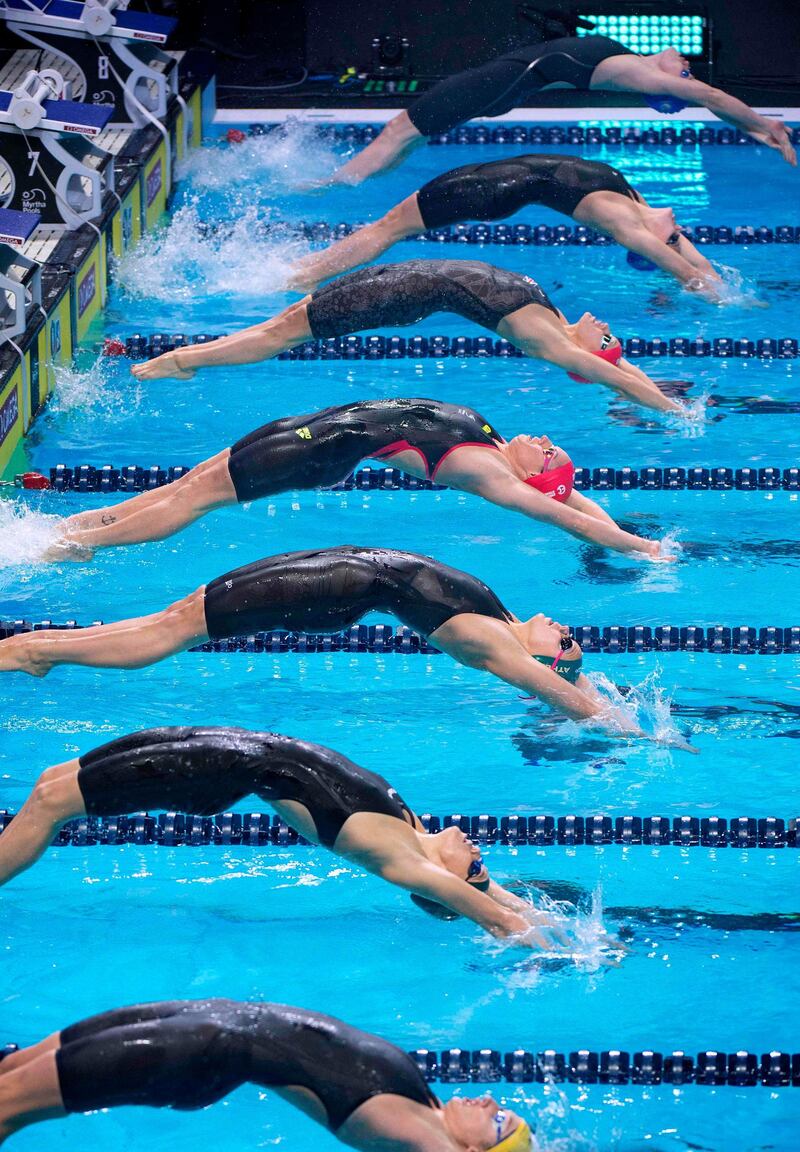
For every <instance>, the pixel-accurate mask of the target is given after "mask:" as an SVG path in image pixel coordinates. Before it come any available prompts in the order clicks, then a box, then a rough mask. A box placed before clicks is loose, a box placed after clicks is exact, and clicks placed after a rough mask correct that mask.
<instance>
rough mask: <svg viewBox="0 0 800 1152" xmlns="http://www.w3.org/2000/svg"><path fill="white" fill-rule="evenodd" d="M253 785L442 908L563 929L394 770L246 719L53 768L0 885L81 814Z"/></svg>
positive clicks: (8, 834)
mask: <svg viewBox="0 0 800 1152" xmlns="http://www.w3.org/2000/svg"><path fill="white" fill-rule="evenodd" d="M251 793H254V794H255V795H256V796H258V798H259V799H260V800H265V801H267V802H269V803H270V804H271V805H272V806H273V808H274V809H275V811H276V812H277V813H278V815H279V816H280V817H281V819H283V820H285V821H286V823H287V824H288V825H290V827H292V828H294V829H295V830H296V831H297V832H299V833H300V835H301V836H304V837H305V838H306V840H310V841H311V842H312V843H313V844H322V845H323V846H324V847H325V848H328V849H329V850H330V851H331V852H333V853H334V854H335V855H337V856H341V857H344V858H345V859H346V860H351V861H353V862H354V863H355V864H358V865H359V866H360V867H362V868H366V869H367V871H368V872H372V873H373V874H374V875H376V876H380V877H381V879H382V880H386V881H388V883H390V884H396V885H398V886H399V887H400V888H404V889H405V890H406V891H408V892H410V893H411V894H412V896H411V898H412V900H414V902H415V903H416V904H417V905H418V906H419V907H421V908H423V910H424V911H426V912H430V913H431V914H432V915H434V916H437V917H438V918H439V919H444V920H455V919H458V917H459V916H465V917H466V918H467V919H468V920H472V921H473V922H474V923H475V924H479V925H480V926H481V928H484V929H485V930H486V931H487V932H489V933H491V935H493V936H497V937H500V938H505V937H509V936H514V937H515V938H516V942H519V943H524V944H525V945H527V946H529V947H531V946H535V947H538V948H544V949H546V948H549V947H550V946H551V944H550V941H549V939H548V935H547V933H548V932H550V931H552V932H553V933H554V935H555V938H556V939H557V940H558V942H559V943H562V944H566V943H567V939H566V937H565V936H564V934H563V933H562V932H561V931H560V930H559V929H558V928H557V927H556V926H555V925H554V924H553V923H552V920H551V919H550V918H549V917H548V916H547V915H546V914H545V913H542V912H537V911H536V910H535V909H534V908H533V907H532V906H531V905H530V904H529V903H528V902H527V901H525V900H520V899H519V897H517V896H514V895H513V894H512V893H511V892H507V891H506V890H505V889H504V888H502V887H501V886H500V885H499V884H496V883H495V881H494V880H492V879H491V877H490V876H489V873H488V871H487V869H486V865H485V864H484V862H483V860H482V858H481V853H480V850H479V848H478V847H477V846H476V845H475V844H473V843H472V841H471V840H470V839H469V837H468V836H466V835H465V834H464V833H463V832H462V831H461V829H460V828H456V827H450V828H445V829H444V831H443V832H437V833H435V834H433V835H429V834H428V833H427V832H426V831H425V828H424V827H423V825H422V822H421V821H420V819H419V818H418V817H417V816H416V815H415V813H414V812H412V811H411V809H410V808H409V807H408V805H407V804H406V802H405V801H404V800H403V798H402V797H401V796H400V794H399V793H398V792H397V791H396V790H395V789H394V788H392V786H391V785H390V784H389V782H388V780H384V778H383V777H382V776H378V775H376V774H375V773H374V772H369V771H367V769H366V768H361V767H359V766H358V764H354V763H353V762H352V760H348V759H347V757H346V756H342V755H341V754H340V753H339V752H334V751H333V750H332V749H330V748H325V747H323V746H322V745H320V744H310V743H308V742H307V741H305V740H295V739H293V738H292V737H290V736H281V735H278V734H276V733H274V732H250V731H247V730H245V729H244V728H221V727H219V728H210V727H203V728H200V727H195V728H151V729H148V730H147V731H144V732H134V733H132V734H130V735H128V736H122V737H120V738H119V739H117V740H112V741H111V743H110V744H104V745H103V746H102V747H100V748H95V749H94V750H93V751H91V752H88V753H85V754H84V755H83V756H81V757H80V758H78V759H74V760H67V761H65V762H64V763H63V764H56V765H55V766H54V767H52V768H48V769H47V770H46V771H45V772H43V773H42V775H41V776H40V777H39V779H38V781H37V783H36V785H35V787H34V789H33V792H32V793H31V795H30V797H29V799H28V800H27V801H26V803H25V804H24V805H23V807H22V808H21V809H20V811H19V813H18V814H17V815H16V816H15V817H14V819H13V820H12V821H11V823H10V824H9V825H8V827H7V828H6V830H5V831H4V832H3V833H2V835H0V885H1V884H5V883H7V882H8V881H9V880H11V879H13V877H14V876H17V875H19V873H20V872H23V871H25V869H26V868H30V867H31V865H33V864H34V863H35V862H36V861H37V860H38V859H39V858H40V857H41V856H42V855H43V854H44V852H45V851H46V850H47V848H48V847H49V845H50V844H52V842H53V838H54V836H55V835H56V833H57V832H58V830H59V828H61V827H63V825H64V824H65V823H66V822H67V821H68V820H72V819H74V818H75V817H78V816H116V815H127V814H129V813H131V812H141V811H145V810H153V809H161V810H166V811H170V812H186V813H190V814H191V815H194V816H213V815H215V814H216V813H218V812H225V811H227V810H228V809H229V808H230V807H231V806H232V805H233V804H238V803H239V802H240V801H241V800H244V798H245V797H246V796H249V795H250V794H251Z"/></svg>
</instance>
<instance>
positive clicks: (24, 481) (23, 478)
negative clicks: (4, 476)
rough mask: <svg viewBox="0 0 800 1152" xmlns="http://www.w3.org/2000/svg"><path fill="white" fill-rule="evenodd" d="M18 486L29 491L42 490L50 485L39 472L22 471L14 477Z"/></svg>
mask: <svg viewBox="0 0 800 1152" xmlns="http://www.w3.org/2000/svg"><path fill="white" fill-rule="evenodd" d="M14 482H15V483H16V485H17V487H18V488H27V489H29V490H30V491H42V490H43V489H45V488H49V487H50V481H49V480H48V479H47V477H46V476H43V475H42V473H41V472H23V473H22V474H21V475H20V476H15V477H14Z"/></svg>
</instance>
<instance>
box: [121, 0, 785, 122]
mask: <svg viewBox="0 0 800 1152" xmlns="http://www.w3.org/2000/svg"><path fill="white" fill-rule="evenodd" d="M645 2H646V0H645ZM141 3H142V0H137V2H136V3H135V6H136V7H139V6H140V5H141ZM146 6H147V7H150V8H151V9H159V10H161V11H172V12H173V13H175V14H177V15H179V17H180V20H181V41H182V42H183V43H186V44H187V46H188V45H189V44H197V43H198V42H200V41H205V42H206V43H207V44H208V45H210V46H212V47H215V48H216V49H217V51H218V61H217V66H218V75H219V80H220V97H221V99H220V103H222V104H228V105H234V106H235V105H237V104H238V105H239V106H246V105H249V106H256V105H259V104H262V105H264V104H270V105H280V104H290V105H291V104H302V103H315V104H321V103H323V104H324V103H326V102H330V103H332V104H333V103H339V104H353V103H354V102H356V103H357V101H354V100H353V98H352V93H342V92H341V91H339V92H337V91H336V88H337V85H336V82H335V80H334V81H333V82H328V83H327V84H326V83H325V82H318V83H316V84H312V85H311V86H309V84H308V83H307V82H306V83H305V84H302V85H297V86H293V87H278V86H279V85H294V84H296V82H297V81H299V80H300V79H301V77H303V74H304V71H305V69H308V71H309V72H310V73H311V74H312V75H314V74H318V73H320V72H322V73H333V74H335V77H336V78H338V76H339V75H340V74H341V73H343V72H344V70H345V68H347V67H348V65H354V66H355V67H356V68H359V69H367V70H368V69H369V68H370V62H371V42H372V39H373V37H375V36H380V35H382V34H387V33H398V34H399V35H401V36H406V37H408V39H409V40H410V42H411V60H412V67H413V71H414V74H415V75H417V76H419V77H440V76H445V75H448V74H450V73H452V72H459V71H462V70H463V69H464V68H469V67H471V66H473V65H475V64H479V63H483V62H484V61H485V60H488V59H491V58H492V57H493V56H497V55H500V54H501V53H502V52H506V51H508V50H509V49H510V48H511V47H513V46H515V45H517V44H524V43H533V42H535V41H537V40H539V39H541V38H542V37H541V36H540V34H539V33H540V29H541V26H542V25H541V13H542V12H543V11H551V12H552V11H553V10H555V11H556V13H560V14H561V15H562V17H564V16H566V17H567V18H568V16H569V14H570V13H571V12H577V11H579V9H578V7H577V6H576V7H574V8H573V7H572V6H571V5H570V4H564V3H561V4H559V3H558V0H150V3H148V4H147V5H146ZM581 8H583V9H584V10H586V9H587V8H589V9H591V5H583V4H582V5H581ZM634 10H635V9H634ZM642 10H646V11H663V12H666V13H673V12H679V13H680V12H681V11H685V12H696V11H698V10H699V11H703V10H705V11H706V12H707V13H708V15H709V16H710V17H711V20H712V22H713V42H714V43H713V52H714V74H713V80H714V82H715V83H717V84H719V85H721V86H723V87H725V88H726V89H727V90H729V91H731V92H733V93H734V94H736V95H739V96H742V97H743V98H745V99H748V100H749V101H750V102H756V103H758V102H761V103H774V104H779V103H798V102H800V100H798V97H800V91H798V88H799V87H800V0H706V2H705V3H704V4H703V5H702V6H701V7H699V8H698V6H697V5H696V4H690V3H689V2H688V0H677V2H672V3H670V2H668V0H654V2H653V3H647V4H646V7H645V4H643V5H642ZM695 71H696V73H697V74H698V75H699V76H701V77H702V76H703V71H702V69H700V68H697V69H696V70H695ZM565 95H566V94H565V92H564V90H562V91H561V92H560V93H559V95H558V96H557V97H550V99H552V100H553V102H558V103H564V99H565ZM337 97H340V98H339V99H337ZM603 100H604V97H602V96H600V97H598V102H600V103H601V102H603ZM614 100H615V102H616V103H620V100H619V97H614ZM578 102H579V103H580V102H582V103H585V102H586V100H585V97H581V98H580V99H579V100H578ZM369 103H370V104H372V105H375V104H376V103H378V101H376V100H375V98H374V97H372V98H371V100H370V101H369ZM383 103H384V104H385V105H387V106H391V105H392V104H394V103H398V104H399V103H402V101H401V100H400V98H398V97H388V98H386V99H384V100H383Z"/></svg>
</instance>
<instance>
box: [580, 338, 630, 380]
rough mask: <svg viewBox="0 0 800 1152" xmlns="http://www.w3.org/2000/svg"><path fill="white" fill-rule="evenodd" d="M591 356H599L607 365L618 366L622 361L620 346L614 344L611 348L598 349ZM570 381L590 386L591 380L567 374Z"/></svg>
mask: <svg viewBox="0 0 800 1152" xmlns="http://www.w3.org/2000/svg"><path fill="white" fill-rule="evenodd" d="M592 356H599V357H600V359H601V360H607V361H608V363H609V364H619V362H620V360H621V359H622V345H621V344H615V345H614V347H613V348H602V349H601V348H598V349H597V350H596V351H594V352H592ZM567 375H568V376H569V378H570V380H577V381H578V383H579V384H591V380H587V379H586V377H585V376H579V375H578V373H577V372H567Z"/></svg>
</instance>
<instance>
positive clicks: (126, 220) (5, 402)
mask: <svg viewBox="0 0 800 1152" xmlns="http://www.w3.org/2000/svg"><path fill="white" fill-rule="evenodd" d="M207 61H208V57H207V55H206V54H200V53H198V54H196V55H195V54H193V53H191V52H188V53H184V54H182V57H181V60H180V83H179V93H180V97H181V99H180V100H179V99H178V98H177V97H176V96H172V97H171V99H170V101H169V106H168V110H167V115H166V117H165V118H164V127H165V128H166V129H167V132H166V134H163V135H162V133H160V132H159V131H158V129H156V127H155V126H149V125H148V127H146V128H141V129H135V130H132V131H130V132H125V133H124V138H122V139H120V138H119V133H118V134H117V139H116V141H115V145H116V147H115V156H114V186H115V187H114V191H106V192H105V194H104V196H103V204H102V214H101V216H100V217H99V218H98V219H96V220H95V221H94V222H93V223H92V224H84V225H83V226H82V227H80V228H77V229H75V230H74V231H68V232H65V233H64V234H63V236H61V237H60V239H59V240H58V242H57V244H56V245H55V246H54V247H53V246H52V245H50V246H49V250H48V252H47V256H46V258H45V259H43V260H38V259H37V258H38V256H39V255H40V253H41V251H42V250H43V247H42V239H41V236H40V235H37V233H38V232H39V230H38V229H37V231H36V232H34V234H33V235H32V237H31V238H30V239H29V240H28V241H26V242H25V243H24V244H22V245H20V246H18V250H19V251H20V252H21V253H22V254H23V255H25V256H30V257H32V258H33V259H36V260H37V262H38V263H40V266H41V270H42V308H41V309H38V308H34V309H30V315H29V319H28V325H27V328H26V330H25V332H24V334H23V335H22V336H21V337H20V338H19V339H18V340H17V341H16V345H17V347H14V345H13V344H12V343H10V342H9V343H6V344H3V345H0V480H5V481H8V480H13V478H14V476H15V475H17V474H18V473H20V472H23V471H24V470H25V467H26V455H25V446H24V437H25V436H26V434H27V433H28V432H29V431H30V429H31V426H32V424H33V421H34V420H35V419H36V417H37V415H38V414H39V413H40V412H41V410H42V408H43V406H44V405H45V403H46V402H47V398H48V396H49V395H50V393H51V392H52V390H53V387H54V384H55V374H56V370H57V369H58V368H59V366H61V365H65V364H69V363H70V361H71V360H72V356H73V352H74V350H75V348H76V346H77V345H78V344H80V343H81V342H82V341H85V340H86V339H87V338H88V336H89V334H90V332H91V330H92V328H93V325H94V323H95V321H96V320H97V319H98V317H99V315H100V313H101V312H102V309H103V307H104V305H105V302H106V296H107V293H108V284H109V280H110V277H111V275H112V273H113V264H114V260H115V259H119V258H120V257H122V256H123V255H124V254H125V253H126V252H127V251H128V249H129V248H133V247H134V246H135V245H136V244H137V243H138V242H139V240H140V239H141V237H142V235H143V233H144V232H146V231H148V230H150V229H152V228H154V227H156V225H157V224H158V223H159V221H160V220H161V218H162V217H163V215H164V213H165V212H166V209H167V204H168V201H169V197H170V195H171V193H172V189H173V187H174V184H175V170H176V167H177V164H178V163H179V162H180V161H181V160H182V159H183V158H184V156H185V154H186V153H187V151H188V150H190V149H194V148H197V147H199V146H200V144H201V142H202V139H203V133H204V130H205V129H206V128H207V127H208V126H209V125H210V124H211V122H212V120H213V117H214V112H215V85H214V77H213V74H212V73H211V71H210V69H209V67H208V63H207ZM100 143H101V146H102V141H100ZM17 349H19V351H18V350H17ZM20 352H21V355H20Z"/></svg>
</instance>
